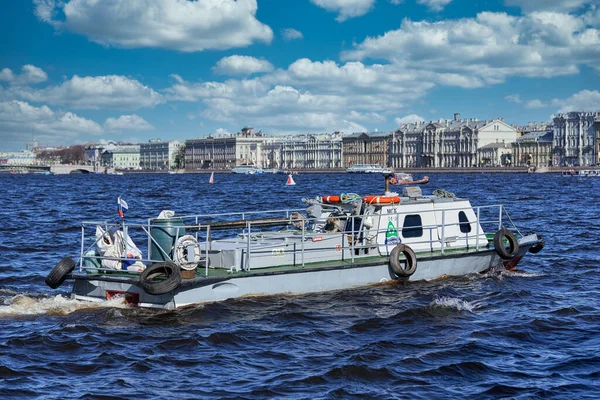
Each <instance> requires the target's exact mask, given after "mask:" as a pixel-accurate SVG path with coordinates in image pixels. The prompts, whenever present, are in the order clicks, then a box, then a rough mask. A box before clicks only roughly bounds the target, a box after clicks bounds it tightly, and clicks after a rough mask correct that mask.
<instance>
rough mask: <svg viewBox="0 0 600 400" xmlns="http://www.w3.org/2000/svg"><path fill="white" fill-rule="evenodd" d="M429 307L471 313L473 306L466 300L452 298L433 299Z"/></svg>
mask: <svg viewBox="0 0 600 400" xmlns="http://www.w3.org/2000/svg"><path fill="white" fill-rule="evenodd" d="M429 305H430V306H431V307H442V308H455V309H457V310H458V311H469V312H473V310H474V309H475V305H474V304H473V303H470V302H468V301H466V300H461V299H457V298H454V297H446V296H444V297H439V298H435V299H433V301H432V302H431V303H430V304H429Z"/></svg>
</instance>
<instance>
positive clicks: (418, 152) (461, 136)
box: [389, 114, 517, 168]
mask: <svg viewBox="0 0 600 400" xmlns="http://www.w3.org/2000/svg"><path fill="white" fill-rule="evenodd" d="M516 137H517V131H516V129H515V128H514V127H512V126H510V125H508V124H506V123H505V122H504V120H503V119H495V120H490V121H479V120H477V119H475V118H473V119H464V120H463V119H461V118H460V114H454V119H453V120H439V121H435V122H434V121H430V122H429V123H425V122H417V123H412V124H405V125H402V126H401V127H400V128H399V129H398V130H396V131H395V132H394V133H393V134H392V136H391V138H390V144H389V153H390V155H389V160H390V161H389V163H390V166H391V167H393V168H415V167H429V168H467V167H474V166H480V165H485V164H486V163H488V162H491V163H496V161H493V160H495V158H494V157H495V154H496V152H497V151H498V149H499V148H500V147H501V146H499V145H497V144H496V143H502V142H504V143H511V142H513V141H514V140H515V139H516ZM488 145H490V146H488ZM486 146H487V147H486ZM484 147H485V149H486V150H484V151H478V149H480V148H484ZM507 148H509V147H508V145H507ZM488 153H489V154H488ZM502 154H504V153H502V151H500V156H502ZM504 159H507V158H506V156H504Z"/></svg>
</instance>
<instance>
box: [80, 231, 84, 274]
mask: <svg viewBox="0 0 600 400" xmlns="http://www.w3.org/2000/svg"><path fill="white" fill-rule="evenodd" d="M84 240H85V225H83V224H82V225H81V253H80V254H79V272H81V271H83V252H84V251H85V247H84V243H83V241H84Z"/></svg>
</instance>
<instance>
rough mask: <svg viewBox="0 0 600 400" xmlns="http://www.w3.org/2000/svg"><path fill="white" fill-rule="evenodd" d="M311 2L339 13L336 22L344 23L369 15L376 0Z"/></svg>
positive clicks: (313, 0)
mask: <svg viewBox="0 0 600 400" xmlns="http://www.w3.org/2000/svg"><path fill="white" fill-rule="evenodd" d="M310 2H311V3H313V4H314V5H316V6H319V7H321V8H324V9H326V10H327V11H332V12H336V13H338V16H337V17H336V19H335V20H336V21H338V22H343V21H345V20H347V19H350V18H355V17H360V16H362V15H365V14H366V13H368V12H369V11H370V10H371V8H372V7H373V4H374V3H375V0H310Z"/></svg>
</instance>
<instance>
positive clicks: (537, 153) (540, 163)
mask: <svg viewBox="0 0 600 400" xmlns="http://www.w3.org/2000/svg"><path fill="white" fill-rule="evenodd" d="M553 139H554V131H553V130H552V128H551V127H547V129H545V130H539V131H531V132H528V133H526V134H525V135H523V136H521V137H519V138H517V140H516V141H515V142H513V143H512V148H513V154H514V165H515V166H527V167H537V168H540V167H548V166H551V165H552V158H553V154H554V140H553Z"/></svg>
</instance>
